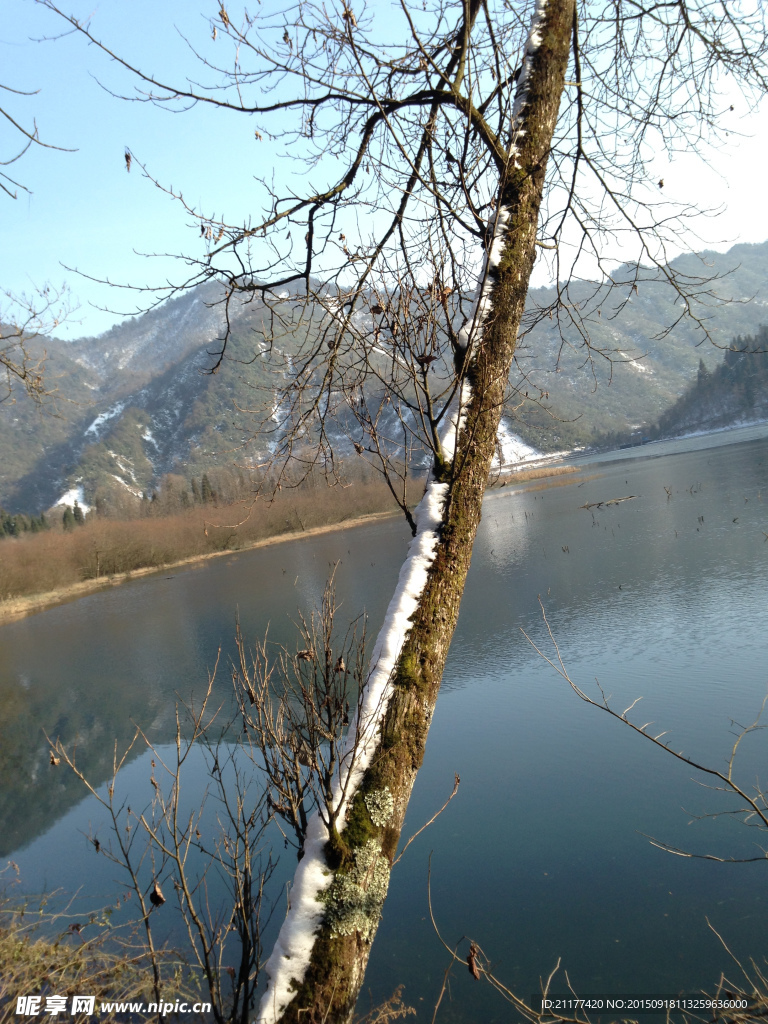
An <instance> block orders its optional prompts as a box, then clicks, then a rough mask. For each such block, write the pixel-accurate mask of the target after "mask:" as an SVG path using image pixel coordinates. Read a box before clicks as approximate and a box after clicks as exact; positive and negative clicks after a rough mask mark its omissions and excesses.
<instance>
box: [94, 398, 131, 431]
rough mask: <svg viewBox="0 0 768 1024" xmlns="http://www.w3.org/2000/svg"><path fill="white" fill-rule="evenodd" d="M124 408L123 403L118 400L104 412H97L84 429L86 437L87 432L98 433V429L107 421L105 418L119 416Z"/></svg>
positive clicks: (109, 418)
mask: <svg viewBox="0 0 768 1024" xmlns="http://www.w3.org/2000/svg"><path fill="white" fill-rule="evenodd" d="M124 408H125V403H124V402H118V403H117V404H116V405H113V406H112V408H111V409H107V411H106V412H102V413H99V415H98V416H97V417H96V419H95V420H94V421H93V423H92V424H91V425H90V427H88V429H87V430H86V432H85V434H86V437H87V436H88V434H98V432H99V430H100V429H101V427H102V426H103V425H104V424H105V423H106V422H107V420H111V419H114V418H115V416H119V415H120V413H121V412H122V411H123V409H124Z"/></svg>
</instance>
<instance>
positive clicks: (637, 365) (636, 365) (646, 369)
mask: <svg viewBox="0 0 768 1024" xmlns="http://www.w3.org/2000/svg"><path fill="white" fill-rule="evenodd" d="M619 355H620V356H621V358H622V359H626V361H627V363H628V364H629V365H630V366H631V367H632V369H633V370H638V371H639V372H640V373H650V374H652V373H653V370H652V369H651V368H650V366H645V365H643V363H641V362H640V361H639V360H638V359H633V358H632V356H628V355H627V353H626V352H622V351H621V349H619Z"/></svg>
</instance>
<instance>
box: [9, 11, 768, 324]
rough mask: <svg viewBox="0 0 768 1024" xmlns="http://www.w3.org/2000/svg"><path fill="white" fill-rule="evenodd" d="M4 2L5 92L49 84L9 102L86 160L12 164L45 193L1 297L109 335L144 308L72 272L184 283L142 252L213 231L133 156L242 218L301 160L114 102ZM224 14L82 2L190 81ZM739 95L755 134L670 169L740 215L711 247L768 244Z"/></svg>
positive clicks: (15, 242)
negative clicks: (70, 311) (129, 165)
mask: <svg viewBox="0 0 768 1024" xmlns="http://www.w3.org/2000/svg"><path fill="white" fill-rule="evenodd" d="M91 2H92V0H91ZM256 2H257V0H254V3H256ZM266 2H267V0H265V4H266ZM3 6H4V13H5V17H4V18H3V23H2V27H0V67H1V68H2V70H1V71H0V82H2V83H3V84H5V85H9V86H12V87H13V88H17V89H27V90H39V92H38V94H37V95H35V96H30V97H20V96H14V97H10V96H8V95H5V96H4V102H5V104H6V107H7V109H8V110H9V111H10V112H11V113H12V114H13V116H14V117H16V118H17V120H19V121H21V122H22V123H23V124H25V125H27V126H29V125H30V124H31V121H32V119H33V118H35V119H36V121H37V124H38V128H39V131H40V135H41V138H43V139H44V141H46V142H50V143H52V144H55V145H60V146H64V147H68V148H71V149H75V150H76V152H73V153H65V152H57V151H55V150H44V149H39V148H35V149H34V150H32V151H30V152H29V153H27V154H26V156H24V157H23V159H22V160H20V161H19V162H18V163H17V164H15V165H13V167H11V168H8V170H9V172H10V173H11V174H12V175H14V176H15V177H17V178H18V179H19V180H20V181H21V182H22V183H24V184H25V185H27V187H28V188H29V189H30V190H31V195H27V194H25V193H24V192H22V191H19V197H18V199H17V200H16V201H12V200H10V199H7V198H0V223H2V238H3V244H2V246H0V288H3V289H6V290H13V291H21V290H25V289H26V290H28V289H29V288H30V287H32V286H33V285H42V284H44V283H46V282H50V283H51V284H54V285H56V284H60V283H61V282H63V281H67V282H68V284H69V286H70V288H71V290H72V292H73V294H74V295H75V296H76V297H77V299H78V300H79V302H80V304H81V308H80V310H79V312H78V313H77V314H75V317H74V319H73V322H72V323H70V324H69V325H67V326H66V327H64V328H62V329H61V330H60V331H59V332H58V333H60V334H61V335H62V336H69V337H76V336H79V335H83V334H96V333H99V332H101V331H103V330H105V329H106V328H107V327H109V326H110V325H111V324H112V323H114V322H115V321H116V320H117V319H118V317H117V315H116V314H115V312H111V313H107V312H101V311H99V310H98V309H96V308H94V306H105V307H109V308H110V309H111V310H113V311H115V310H119V311H123V312H126V313H128V312H135V310H136V308H137V302H138V303H141V301H142V300H141V298H140V297H137V296H135V295H131V294H130V293H127V292H120V291H115V290H111V289H108V288H104V287H102V286H98V285H95V284H93V283H91V282H89V281H87V280H84V279H83V278H80V277H78V276H77V275H75V274H72V273H68V272H67V271H65V270H64V269H63V267H62V266H61V264H66V265H68V266H70V267H76V268H78V269H79V270H81V271H83V272H84V273H86V274H90V275H92V276H95V277H108V278H109V279H110V280H112V281H115V282H125V283H131V284H134V285H136V284H155V283H157V282H162V281H164V280H166V279H167V278H171V279H174V280H178V279H179V278H180V277H181V276H182V275H183V268H182V267H181V266H180V265H179V263H178V262H177V261H174V260H172V259H171V258H165V257H164V258H160V259H152V260H147V259H146V258H144V257H142V256H139V255H136V252H140V253H169V254H170V253H178V252H185V251H186V252H192V253H195V254H200V253H202V251H203V250H202V245H201V242H200V238H199V228H198V227H197V226H193V227H190V226H189V218H187V217H185V216H184V214H183V211H181V210H180V208H179V207H178V206H177V204H174V203H173V202H171V201H170V200H169V199H168V198H167V197H165V196H163V195H162V194H161V193H160V192H159V191H158V190H157V189H155V188H154V187H153V186H152V185H151V183H150V182H148V181H147V180H146V179H145V178H143V177H142V176H141V173H140V172H139V171H138V169H137V168H136V166H135V165H134V169H133V170H132V171H131V173H130V174H128V173H126V170H125V162H124V156H123V154H124V149H125V147H126V146H129V147H130V148H131V150H132V151H133V152H134V154H135V155H136V157H137V158H138V159H139V160H141V161H143V162H146V163H147V164H148V166H149V167H150V168H151V170H152V172H153V174H154V175H155V176H156V177H157V178H158V179H159V180H161V181H162V182H164V183H165V184H172V185H173V186H175V187H176V188H180V189H181V190H182V191H183V192H184V195H185V197H187V198H188V200H189V201H190V203H191V204H192V205H195V206H196V205H198V204H199V203H200V202H202V203H203V205H204V207H205V210H206V212H207V213H208V214H212V213H217V214H221V213H222V212H223V213H224V214H225V215H228V216H229V217H231V218H232V219H233V220H236V221H242V219H243V218H244V217H245V216H246V215H247V213H248V211H249V210H253V211H254V212H257V211H258V200H257V190H256V188H255V184H254V181H253V174H254V173H256V174H258V173H261V174H265V175H268V174H270V173H271V171H272V169H274V170H275V173H276V174H277V175H279V176H285V175H286V174H287V173H288V169H289V168H290V166H291V162H290V160H289V159H286V157H285V156H282V155H281V154H280V153H279V151H278V149H277V147H276V146H274V145H272V144H271V143H269V142H268V141H262V142H259V141H257V140H256V139H255V137H254V129H255V128H257V127H258V124H257V123H256V121H255V120H254V119H253V118H251V117H247V116H244V115H242V114H241V115H237V114H234V113H227V112H224V111H216V110H212V109H203V108H201V107H198V108H196V109H195V110H193V111H191V112H189V113H187V114H177V115H174V114H170V113H168V112H166V111H163V110H159V109H157V108H154V107H152V106H149V105H147V104H141V103H125V102H121V101H119V100H117V99H114V98H113V97H112V96H110V95H108V94H107V93H106V92H104V91H103V89H101V88H100V87H99V85H98V84H97V81H96V80H95V78H94V76H96V77H97V78H98V79H100V80H101V81H102V82H103V83H104V84H106V85H108V86H110V87H112V88H114V89H116V90H118V91H122V92H129V91H130V90H131V88H132V85H131V82H130V80H129V79H128V78H127V76H126V75H125V74H123V73H120V71H119V69H118V68H116V66H115V65H114V64H113V63H111V62H110V61H109V60H108V59H107V58H106V57H105V56H104V54H102V53H100V52H98V51H97V50H96V48H94V47H88V46H86V45H84V43H83V40H82V39H81V38H76V37H73V36H69V37H65V38H60V39H58V40H56V41H42V42H38V41H35V40H36V39H39V38H40V37H44V36H53V35H56V34H59V33H60V32H61V31H62V27H63V26H62V25H61V24H60V23H58V22H57V19H55V18H54V17H53V16H52V15H51V14H50V12H47V11H45V10H44V9H42V8H41V7H40V6H39V5H37V4H36V3H34V0H5V3H4V5H3ZM218 6H219V5H218V3H217V2H213V0H210V2H207V3H206V2H202V0H186V2H185V0H153V2H150V0H100V2H97V6H95V7H93V6H90V5H89V4H87V3H83V2H82V0H72V6H71V7H70V8H68V9H70V10H72V11H73V12H74V13H76V14H77V15H78V16H80V17H85V16H87V15H88V14H92V18H91V24H92V27H93V29H94V32H95V34H97V35H98V36H99V37H100V38H101V39H103V40H104V41H105V42H108V43H110V44H111V45H113V47H114V49H115V50H116V51H118V52H119V53H120V54H121V55H124V56H125V57H126V58H127V59H128V60H132V61H134V62H136V63H137V64H138V65H140V66H141V67H142V68H143V69H145V70H147V71H149V72H153V73H156V74H158V75H161V74H162V75H163V76H165V77H166V78H171V79H173V80H175V81H180V80H183V79H184V77H185V74H195V73H196V68H195V63H194V59H193V58H192V56H191V54H190V53H189V50H188V49H187V46H186V44H185V43H184V41H183V39H182V38H181V36H180V35H179V32H178V31H177V29H181V30H183V31H184V33H185V34H186V35H187V36H188V38H189V40H190V41H191V42H192V43H193V45H195V46H200V47H207V48H208V52H211V53H221V54H222V55H223V53H224V50H223V48H222V46H223V45H224V46H225V45H227V44H226V43H223V44H222V40H219V42H218V43H216V44H212V41H211V38H210V19H211V18H212V17H214V16H215V15H216V13H217V11H218ZM262 10H263V8H262ZM213 46H218V47H219V48H220V49H219V50H218V51H217V50H215V49H211V47H213ZM733 99H734V103H735V106H736V111H735V118H736V121H735V124H736V125H737V126H738V128H739V129H740V130H741V131H742V132H744V133H745V134H747V135H751V136H752V138H751V139H747V140H738V139H737V137H736V136H731V137H730V139H729V140H727V142H728V143H730V144H729V145H726V146H724V147H723V148H722V149H721V150H720V151H719V152H718V153H717V154H716V155H715V159H714V166H713V167H712V168H707V167H705V166H704V165H703V164H701V163H700V162H699V161H697V160H696V159H695V158H693V157H686V158H684V159H683V158H681V159H679V160H677V161H675V162H674V163H672V164H667V163H664V164H660V165H659V168H658V170H659V173H660V174H661V175H662V176H663V177H664V178H665V196H666V197H667V198H680V199H684V200H686V201H688V202H694V203H696V204H697V205H700V206H702V207H715V206H719V205H724V206H725V207H726V209H725V212H724V213H723V214H722V215H721V216H720V217H718V218H716V219H709V220H702V222H701V224H700V225H699V235H700V236H701V238H702V240H703V241H702V247H703V245H704V244H706V245H707V246H708V247H711V248H717V249H724V248H728V247H729V246H730V245H732V244H734V243H735V242H761V241H765V240H766V239H767V238H768V204H766V203H765V202H764V201H763V193H764V189H763V187H762V184H761V179H762V178H763V177H764V173H765V167H766V156H768V153H767V152H766V150H767V149H768V108H766V109H764V110H763V111H762V112H760V113H759V114H757V115H753V116H746V115H747V110H746V104H745V103H744V101H743V100H740V98H739V97H734V98H733ZM15 146H16V139H15V138H14V137H13V136H12V135H11V133H10V132H9V130H8V129H7V128H6V127H5V126H0V159H7V157H8V155H9V154H10V153H11V152H12V148H13V147H15ZM545 276H546V272H545V270H544V268H543V265H542V268H541V269H540V270H539V271H538V273H537V277H536V283H544V280H545Z"/></svg>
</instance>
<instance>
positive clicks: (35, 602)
mask: <svg viewBox="0 0 768 1024" xmlns="http://www.w3.org/2000/svg"><path fill="white" fill-rule="evenodd" d="M400 515H402V513H401V512H400V510H399V509H392V510H391V511H389V512H371V513H370V514H369V515H365V516H357V517H356V518H355V519H347V520H342V521H341V522H338V523H328V524H327V525H326V526H311V527H309V529H306V530H297V531H295V532H290V533H277V534H274V536H272V537H263V538H261V539H260V540H255V541H251V542H250V543H248V544H244V545H243V547H241V548H229V549H228V550H226V551H209V552H208V553H207V554H205V555H190V556H189V557H188V558H181V559H179V560H178V561H176V562H166V563H164V564H163V565H153V566H147V567H146V568H143V569H132V570H130V571H129V572H121V573H116V574H115V575H114V576H103V577H101V578H100V579H90V580H83V581H82V582H80V583H71V584H70V585H69V586H68V587H61V588H60V589H58V590H48V591H45V592H43V593H39V594H27V595H25V596H23V597H11V598H7V599H5V600H3V601H0V626H4V625H6V624H7V623H10V622H17V621H18V620H19V619H25V618H27V616H29V615H35V614H37V612H43V611H46V610H47V609H48V608H55V607H56V606H57V605H60V604H69V603H70V602H71V601H77V600H78V599H79V598H81V597H87V596H88V595H89V594H95V593H97V592H98V591H100V590H109V589H111V588H112V587H118V586H120V584H122V583H128V582H130V581H131V580H135V579H141V578H142V577H144V576H152V575H154V574H156V573H161V572H168V570H169V569H180V568H182V567H184V566H190V565H194V564H196V563H204V562H207V561H209V560H210V559H212V558H221V557H223V556H226V555H228V556H229V557H230V558H231V557H232V556H233V555H240V554H243V553H244V552H246V551H253V550H255V549H256V548H265V547H270V546H271V545H273V544H284V543H287V542H289V541H296V540H301V539H302V537H317V536H320V535H321V534H324V533H333V532H335V531H336V530H349V529H353V528H354V527H356V526H364V525H365V524H366V523H372V522H376V521H377V520H380V519H392V518H394V517H395V516H400Z"/></svg>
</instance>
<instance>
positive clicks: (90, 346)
mask: <svg viewBox="0 0 768 1024" xmlns="http://www.w3.org/2000/svg"><path fill="white" fill-rule="evenodd" d="M670 266H671V267H672V268H673V269H674V270H675V271H676V272H678V273H682V274H686V275H688V277H689V279H690V280H691V281H692V282H696V281H703V279H704V278H705V277H706V276H708V275H712V274H716V275H717V277H718V280H717V282H716V284H715V286H714V287H710V286H708V285H706V284H703V283H701V284H700V285H699V286H698V291H699V293H700V294H699V297H698V299H696V300H695V301H694V302H693V306H692V308H693V312H694V313H695V314H696V315H697V316H699V317H700V318H701V319H702V320H703V321H704V322H705V323H706V328H707V330H708V332H709V335H710V338H711V341H710V339H709V338H707V337H706V335H705V333H704V331H703V330H702V329H701V328H700V327H699V328H697V327H696V326H695V325H694V324H692V323H691V322H690V321H686V320H679V314H680V308H681V307H680V298H679V296H678V295H677V294H676V292H675V291H674V289H673V288H672V287H671V286H670V284H669V283H666V282H663V281H657V280H650V279H648V278H650V277H651V276H652V275H650V274H641V279H640V280H639V281H638V284H637V289H636V290H635V289H634V288H633V284H632V281H633V279H632V277H631V275H630V271H629V269H628V268H619V269H618V270H617V271H616V272H615V273H614V275H613V276H614V280H615V281H616V282H618V286H617V287H616V289H615V290H614V292H613V293H612V294H611V295H608V294H607V293H606V291H605V290H604V289H601V288H600V287H598V286H597V285H596V284H595V283H594V282H589V281H582V282H573V283H571V284H570V285H569V288H568V297H567V303H566V304H565V305H564V306H563V307H561V309H562V313H561V320H562V322H563V326H562V330H560V329H559V325H558V321H557V317H554V318H553V319H552V320H550V319H549V318H548V317H545V318H544V320H543V321H542V320H541V319H540V318H539V322H538V323H534V322H533V321H534V320H535V319H536V311H537V310H540V309H542V308H546V307H547V306H549V304H550V303H551V302H552V301H553V298H554V297H555V291H554V289H533V290H532V291H531V292H530V294H529V300H528V307H527V314H526V318H527V319H526V322H525V324H524V328H523V336H522V338H521V341H520V344H519V346H518V352H517V359H516V365H517V371H516V375H515V374H513V377H512V379H511V385H512V390H511V394H510V397H509V400H508V402H507V404H506V408H505V419H506V428H507V430H508V431H511V432H513V433H514V434H517V435H519V436H520V437H522V438H523V440H524V441H525V442H527V443H528V444H530V445H532V446H534V447H536V448H538V449H541V450H545V451H553V450H558V449H562V448H568V447H572V446H575V445H577V444H590V443H594V442H596V441H597V440H599V439H600V438H601V437H604V436H605V435H606V434H616V435H620V434H628V433H630V432H631V431H632V430H633V429H637V428H645V426H646V425H648V424H651V423H653V422H655V421H656V420H658V418H659V417H660V416H661V414H662V413H663V412H664V410H666V409H667V408H669V407H670V406H671V405H673V404H674V403H675V402H676V401H677V400H678V398H680V396H681V395H683V393H684V392H685V391H686V389H687V388H688V386H689V385H690V384H691V382H693V381H695V380H696V378H697V372H698V367H699V362H700V359H701V357H702V355H703V356H704V358H705V360H706V362H707V365H708V366H709V367H710V371H711V372H712V373H715V372H716V371H717V367H718V365H719V364H720V363H721V362H722V349H721V348H718V347H714V346H713V344H712V342H714V343H715V346H722V348H726V347H728V346H729V345H730V343H731V341H732V339H733V338H734V337H735V336H737V335H745V336H747V335H757V334H758V333H759V331H760V328H761V325H762V323H763V321H764V320H768V313H767V312H766V308H765V307H766V305H768V242H767V243H764V244H761V245H737V246H734V247H733V248H732V249H730V250H729V251H728V252H727V253H714V252H704V253H701V254H700V255H699V256H685V257H680V258H679V259H676V260H674V261H672V263H671V265H670ZM622 282H623V283H622ZM714 291H717V293H718V295H719V296H720V297H721V299H723V300H729V301H728V302H727V303H724V302H722V301H718V300H715V299H714V298H713V295H712V293H713V292H714ZM223 298H224V296H223V291H222V289H221V287H220V286H219V285H217V284H215V283H209V284H206V285H203V286H201V287H199V288H197V289H195V290H193V291H190V292H188V293H185V294H183V295H181V296H178V297H176V298H173V299H171V300H169V301H167V302H165V303H163V304H161V305H159V306H158V307H156V308H154V309H152V310H151V311H149V312H147V313H145V314H143V315H142V316H138V317H134V318H131V319H128V320H126V321H124V322H123V323H121V324H119V325H117V326H115V327H113V328H112V329H111V330H110V331H108V332H106V333H105V334H102V335H100V336H99V337H96V338H81V339H78V340H77V341H73V342H64V341H60V340H57V339H52V338H49V339H44V340H42V341H41V340H38V341H36V342H34V343H33V346H35V345H36V346H37V347H38V351H42V350H45V351H46V353H47V364H46V365H47V370H48V379H49V382H51V383H52V384H53V385H55V386H56V387H57V388H58V391H57V394H56V395H55V396H54V398H53V399H52V401H51V402H50V403H49V404H48V406H47V407H46V409H45V410H44V411H43V412H42V413H41V412H40V411H39V409H37V407H36V406H34V404H33V403H31V402H30V401H28V400H27V399H26V396H24V395H23V394H21V393H18V392H17V393H16V395H15V397H16V402H15V403H13V404H12V403H10V402H7V401H6V402H4V403H0V506H2V507H3V508H5V509H6V510H8V511H10V512H16V511H26V512H38V511H40V510H42V509H45V508H48V507H49V506H50V505H51V504H53V503H54V502H55V501H56V500H57V499H58V498H59V497H60V496H61V495H62V494H64V493H65V492H68V491H70V490H71V489H73V488H74V489H75V490H76V491H77V493H79V494H81V496H82V498H83V500H85V502H86V503H87V504H91V503H93V501H94V500H95V499H96V497H97V496H98V495H102V496H106V497H107V499H108V500H110V501H113V502H116V503H119V499H120V495H122V496H123V498H124V499H125V500H130V501H133V500H134V497H133V496H136V495H140V494H141V493H142V492H146V491H151V490H152V489H154V488H155V487H157V486H158V484H159V481H160V479H161V478H162V477H163V475H164V474H166V473H179V474H183V475H184V476H185V477H186V478H187V479H188V478H189V477H190V476H191V475H195V476H198V477H199V476H200V475H201V474H202V473H203V472H207V471H209V470H213V469H215V468H216V467H224V466H231V465H232V464H235V463H237V464H240V465H243V464H244V465H254V464H256V463H258V461H259V460H260V458H261V457H263V456H264V455H265V454H266V452H267V450H268V448H269V445H270V443H271V439H270V438H269V437H264V436H262V437H261V438H258V439H257V441H256V443H255V444H254V443H251V444H250V445H248V447H246V448H243V442H244V439H246V438H247V437H249V436H250V434H251V433H252V431H253V430H254V428H255V426H256V425H258V424H259V423H261V422H262V421H263V420H267V421H269V417H270V415H272V414H274V413H276V411H275V410H274V409H273V408H272V406H273V401H274V399H273V390H274V384H273V382H274V373H275V372H277V373H280V372H281V366H283V365H284V366H285V367H286V369H285V372H288V368H289V367H290V360H291V356H292V353H293V352H295V350H296V347H297V345H298V344H299V343H300V342H301V341H302V340H303V338H304V337H306V333H305V332H306V331H307V330H308V328H307V326H306V325H304V324H303V322H301V321H298V322H297V325H296V326H295V328H294V331H293V332H289V331H287V330H285V329H283V330H282V332H281V331H280V330H277V331H276V332H275V334H274V336H272V334H271V333H270V331H271V330H272V329H273V325H274V321H273V320H272V318H271V316H270V312H269V310H266V309H265V308H264V306H263V305H262V303H261V302H260V301H258V300H256V299H254V300H251V301H250V302H246V301H241V302H239V303H236V304H231V307H230V322H231V329H232V334H231V338H230V341H229V343H228V349H227V359H225V360H224V362H223V363H222V365H221V368H220V370H219V372H218V373H216V374H215V375H211V374H210V373H207V372H206V371H207V370H210V368H211V367H212V366H213V364H214V362H215V353H216V352H217V351H218V349H219V347H220V342H219V341H218V339H219V338H220V337H221V335H222V333H223V330H224V325H225V312H224V305H223ZM284 303H285V311H286V312H289V310H290V296H288V294H287V293H286V295H285V296H284ZM576 305H578V306H579V307H580V311H581V315H582V316H583V317H586V318H587V320H588V323H589V332H590V345H591V346H592V348H591V357H590V351H589V350H587V349H585V347H584V345H583V342H582V339H581V337H580V335H579V332H578V330H577V329H576V328H575V327H574V325H573V323H570V322H567V321H566V318H567V317H569V316H570V315H571V314H570V311H569V308H568V307H569V306H576ZM676 320H679V322H677V323H675V321H676ZM672 323H675V326H674V327H673V328H672V329H671V330H669V331H667V330H666V329H667V328H668V326H669V325H670V324H672ZM267 339H268V340H267ZM729 358H730V357H729ZM738 358H740V357H737V359H738ZM753 358H760V357H753ZM433 369H434V367H433ZM526 392H528V396H527V397H526ZM534 399H535V400H534ZM347 432H348V428H347V425H345V423H344V421H343V419H341V420H340V421H339V423H338V425H337V426H336V428H335V429H333V431H332V434H333V438H332V439H333V440H334V442H335V443H337V444H339V445H341V446H344V445H346V446H349V441H348V439H347V436H346V433H347Z"/></svg>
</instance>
